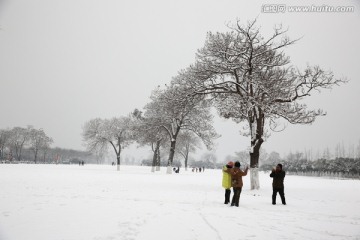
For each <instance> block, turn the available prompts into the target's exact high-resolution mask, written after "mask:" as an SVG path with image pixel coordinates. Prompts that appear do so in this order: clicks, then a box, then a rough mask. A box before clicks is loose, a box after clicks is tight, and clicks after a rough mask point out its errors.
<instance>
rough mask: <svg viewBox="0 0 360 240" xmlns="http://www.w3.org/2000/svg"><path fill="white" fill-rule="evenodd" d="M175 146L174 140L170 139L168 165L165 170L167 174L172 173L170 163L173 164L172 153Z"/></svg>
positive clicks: (173, 153)
mask: <svg viewBox="0 0 360 240" xmlns="http://www.w3.org/2000/svg"><path fill="white" fill-rule="evenodd" d="M175 146H176V140H174V139H173V140H172V141H171V145H170V153H169V160H168V166H167V170H166V173H167V174H171V173H172V164H173V160H174V155H175Z"/></svg>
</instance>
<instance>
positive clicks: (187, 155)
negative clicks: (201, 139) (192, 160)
mask: <svg viewBox="0 0 360 240" xmlns="http://www.w3.org/2000/svg"><path fill="white" fill-rule="evenodd" d="M189 150H190V146H189V145H187V146H186V153H185V171H187V170H188V160H189Z"/></svg>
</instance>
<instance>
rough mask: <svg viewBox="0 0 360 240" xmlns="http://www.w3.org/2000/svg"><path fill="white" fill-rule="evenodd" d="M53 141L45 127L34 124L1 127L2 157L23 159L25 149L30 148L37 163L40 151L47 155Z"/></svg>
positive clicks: (0, 150) (0, 152) (0, 144)
mask: <svg viewBox="0 0 360 240" xmlns="http://www.w3.org/2000/svg"><path fill="white" fill-rule="evenodd" d="M52 143H53V139H52V138H51V137H49V136H47V135H46V133H45V132H44V130H43V129H35V128H33V127H32V126H28V127H26V128H23V127H14V128H12V129H0V159H8V160H10V161H12V160H13V159H16V160H18V161H21V160H22V151H23V149H24V148H29V149H30V150H31V151H32V152H33V156H34V161H35V163H36V161H37V160H38V157H39V154H40V152H42V153H43V154H44V155H46V152H47V151H48V149H49V147H50V145H51V144H52Z"/></svg>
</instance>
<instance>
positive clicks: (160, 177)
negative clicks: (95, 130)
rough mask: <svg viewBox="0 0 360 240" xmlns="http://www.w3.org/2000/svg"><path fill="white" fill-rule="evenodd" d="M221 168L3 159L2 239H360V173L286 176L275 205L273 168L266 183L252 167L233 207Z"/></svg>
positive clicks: (0, 170)
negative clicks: (254, 184) (252, 175)
mask: <svg viewBox="0 0 360 240" xmlns="http://www.w3.org/2000/svg"><path fill="white" fill-rule="evenodd" d="M221 174H222V173H221V170H205V172H204V173H193V172H191V171H188V172H184V171H183V169H181V171H180V174H172V175H166V174H165V169H162V170H161V172H157V173H151V172H150V168H149V167H130V166H122V167H121V171H120V172H116V171H115V167H111V166H96V165H86V166H83V167H82V166H81V167H80V166H77V165H5V164H1V165H0V185H1V188H0V189H1V190H0V191H1V192H0V239H1V240H108V239H109V240H110V239H114V240H116V239H119V240H120V239H121V240H130V239H139V240H142V239H157V240H159V239H175V240H186V239H189V240H190V239H191V240H194V239H204V240H212V239H219V240H221V239H223V240H225V239H231V240H235V239H316V240H319V239H326V240H328V239H360V209H359V207H360V181H357V180H332V179H323V178H312V177H299V176H287V177H286V178H285V194H286V198H287V203H288V205H287V206H283V205H281V204H278V205H276V206H273V205H271V179H270V177H269V176H268V174H261V175H260V184H261V190H260V191H250V190H249V177H248V176H247V177H245V178H244V182H245V186H244V188H243V192H242V194H241V199H240V207H239V208H235V207H229V206H228V205H224V204H223V201H224V196H223V195H224V190H223V189H222V188H221ZM279 202H280V199H279V197H278V203H279Z"/></svg>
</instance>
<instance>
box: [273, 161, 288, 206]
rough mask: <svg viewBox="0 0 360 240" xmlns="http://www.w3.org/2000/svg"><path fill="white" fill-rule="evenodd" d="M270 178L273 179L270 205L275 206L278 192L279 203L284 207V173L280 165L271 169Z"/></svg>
mask: <svg viewBox="0 0 360 240" xmlns="http://www.w3.org/2000/svg"><path fill="white" fill-rule="evenodd" d="M270 177H272V178H273V183H272V185H273V194H272V204H273V205H275V204H276V195H277V193H278V192H279V195H280V197H281V202H282V204H283V205H286V201H285V193H284V178H285V171H283V170H282V165H281V164H280V163H279V164H278V165H277V166H276V168H273V169H272V172H271V173H270Z"/></svg>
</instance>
